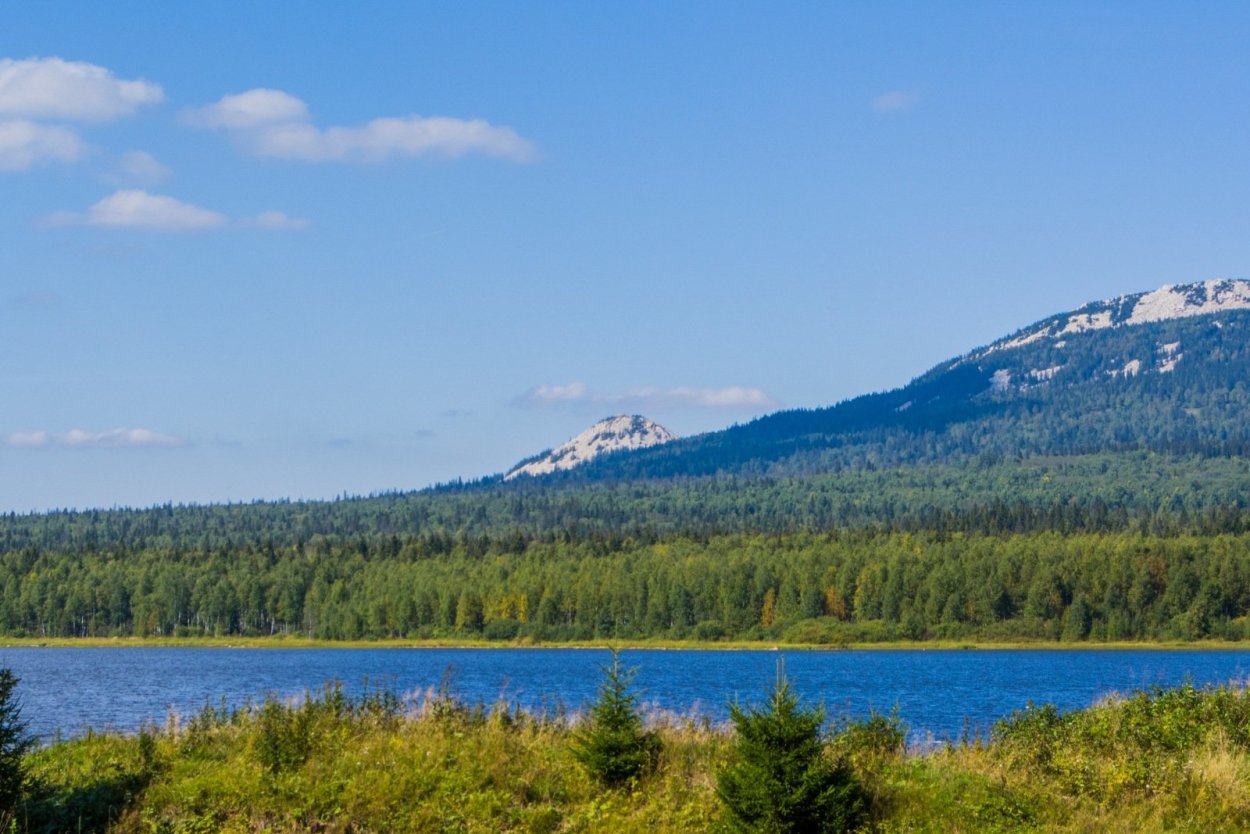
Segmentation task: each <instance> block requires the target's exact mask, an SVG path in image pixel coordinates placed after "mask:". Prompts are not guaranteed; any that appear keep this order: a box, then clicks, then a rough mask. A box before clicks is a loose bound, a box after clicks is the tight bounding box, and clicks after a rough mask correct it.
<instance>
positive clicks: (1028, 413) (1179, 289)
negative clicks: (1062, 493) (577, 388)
mask: <svg viewBox="0 0 1250 834" xmlns="http://www.w3.org/2000/svg"><path fill="white" fill-rule="evenodd" d="M1247 380H1250V282H1246V281H1209V282H1205V283H1199V284H1184V285H1175V286H1166V287H1163V288H1161V289H1159V290H1155V291H1152V292H1144V293H1137V294H1133V295H1127V296H1122V297H1120V298H1116V299H1111V300H1107V301H1101V302H1095V303H1092V304H1087V305H1085V306H1084V307H1081V308H1080V309H1078V310H1074V311H1071V312H1067V313H1061V314H1058V315H1055V316H1051V317H1049V318H1046V319H1043V320H1042V321H1039V322H1037V323H1036V324H1033V325H1030V326H1029V327H1026V328H1024V329H1022V330H1020V331H1017V332H1016V333H1014V334H1012V335H1010V336H1007V337H1004V338H1003V339H1000V340H998V341H996V342H994V343H992V344H990V345H988V346H986V347H982V348H978V349H976V350H973V351H971V352H969V353H967V354H965V355H963V356H960V357H956V358H954V359H951V360H948V361H946V362H943V363H941V364H939V365H937V366H936V367H934V368H933V369H932V370H930V371H928V372H927V373H925V374H922V375H921V376H919V377H917V378H916V379H915V380H913V381H912V382H911V383H909V384H908V385H906V386H903V387H902V388H898V389H895V390H893V391H886V392H882V393H876V394H868V395H865V396H861V397H856V398H854V399H851V400H847V401H845V402H842V403H839V404H837V405H834V406H831V407H828V408H820V409H799V410H791V411H783V412H778V413H776V414H771V415H768V416H765V417H761V418H759V419H757V420H754V421H752V422H750V423H747V424H745V425H739V426H733V427H731V428H728V429H725V430H723V431H719V432H711V433H708V434H704V435H699V436H696V437H691V438H686V439H684V440H678V441H674V442H672V443H668V444H665V445H664V446H662V447H658V448H654V449H643V450H639V451H635V452H631V453H628V454H622V455H616V456H613V457H612V458H611V459H605V460H600V461H596V462H593V463H591V464H589V465H587V466H586V467H584V468H581V469H579V470H576V471H574V472H569V473H564V474H557V475H554V476H551V477H554V478H556V479H561V480H573V481H582V480H631V479H638V478H670V477H690V476H707V475H717V474H721V475H724V474H734V475H748V476H750V475H786V476H789V475H810V474H817V473H822V472H836V471H842V470H845V469H855V468H864V467H868V468H875V467H880V466H896V465H905V464H914V463H918V462H944V461H948V460H953V459H960V458H967V457H972V456H985V455H989V456H991V457H994V456H1003V455H1021V454H1031V455H1072V454H1086V453H1096V452H1106V451H1112V452H1115V451H1128V450H1139V449H1144V450H1152V451H1158V452H1164V453H1170V454H1195V453H1196V454H1203V455H1245V454H1250V421H1247V420H1246V416H1247V414H1250V390H1248V389H1247Z"/></svg>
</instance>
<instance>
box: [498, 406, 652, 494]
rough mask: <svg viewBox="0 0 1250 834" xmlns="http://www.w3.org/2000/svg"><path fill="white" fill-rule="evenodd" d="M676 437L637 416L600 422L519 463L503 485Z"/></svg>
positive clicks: (609, 418) (511, 470)
mask: <svg viewBox="0 0 1250 834" xmlns="http://www.w3.org/2000/svg"><path fill="white" fill-rule="evenodd" d="M676 438H677V436H676V435H675V434H673V433H672V432H670V431H669V430H668V429H666V428H664V427H663V426H661V425H660V424H659V423H656V422H653V421H651V420H648V419H647V418H646V417H643V416H641V415H639V414H633V415H620V416H617V417H608V418H606V419H604V420H600V421H599V422H597V423H595V424H594V425H593V426H591V427H590V428H588V429H586V430H585V431H584V432H582V433H581V434H579V435H577V436H576V437H574V438H573V439H572V440H570V441H569V442H568V443H565V444H564V445H563V446H560V447H559V448H556V449H551V450H549V451H546V452H543V453H542V454H540V455H536V456H535V457H532V458H527V459H526V460H523V461H521V462H520V463H518V464H517V465H516V466H514V467H512V469H510V470H509V471H508V474H506V475H504V478H503V479H504V480H505V481H510V480H512V479H513V478H518V477H520V476H522V475H530V476H537V475H548V474H550V473H552V472H557V471H562V470H566V469H572V468H573V467H575V466H581V465H582V464H585V463H589V462H590V461H592V460H594V459H595V458H597V457H599V456H600V455H606V454H610V453H612V452H620V451H625V450H630V449H645V448H649V447H651V446H658V445H660V444H662V443H668V442H669V441H671V440H675V439H676Z"/></svg>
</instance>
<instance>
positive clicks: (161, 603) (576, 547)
mask: <svg viewBox="0 0 1250 834" xmlns="http://www.w3.org/2000/svg"><path fill="white" fill-rule="evenodd" d="M1247 613H1250V534H1247V533H1238V534H1221V535H1188V534H1186V535H1170V536H1156V535H1151V534H1143V533H1140V532H1127V531H1125V532H1117V533H1078V534H1072V535H1063V534H1059V533H1052V532H1045V533H1027V534H1011V535H1002V536H990V535H973V536H969V535H965V534H963V533H949V534H939V533H916V534H913V533H901V532H895V533H877V532H870V531H861V532H839V533H790V534H782V535H762V534H757V535H732V536H717V537H711V538H684V537H679V538H674V539H671V540H665V541H659V542H653V543H642V542H638V541H634V540H631V539H627V538H620V537H602V538H589V539H585V540H581V541H539V540H530V541H526V540H525V539H524V538H523V537H516V538H511V539H510V538H507V537H503V538H497V539H478V540H471V541H458V542H455V543H453V544H452V545H451V547H450V550H448V551H447V552H437V553H436V552H432V551H431V550H429V549H428V547H427V545H426V543H425V542H424V540H422V539H421V538H418V537H398V536H396V537H392V538H384V539H377V540H374V541H372V542H371V541H369V540H367V539H364V538H361V539H358V540H355V541H334V540H331V539H326V538H314V539H312V540H310V541H308V542H305V543H303V544H299V545H292V546H287V547H283V548H276V547H271V546H254V545H244V546H241V547H236V548H220V549H216V550H210V551H201V550H182V549H164V548H153V549H147V550H142V551H137V552H112V551H78V552H74V553H53V552H45V551H40V550H37V549H34V548H27V549H22V550H14V551H9V552H8V553H5V554H4V555H3V556H2V557H0V631H2V632H3V633H6V634H11V635H35V636H58V635H63V636H104V635H117V634H123V635H131V634H133V635H187V636H189V635H236V634H237V635H268V634H298V635H307V636H312V637H320V638H329V639H351V638H391V637H429V636H439V635H446V636H453V635H462V636H485V637H487V638H499V639H508V638H514V637H531V638H534V639H547V640H551V639H589V638H601V639H602V638H641V637H671V638H685V637H695V638H699V639H716V638H720V637H735V638H769V639H794V640H802V641H814V642H837V641H842V640H859V639H867V640H871V639H903V638H910V639H925V638H934V637H941V638H961V637H972V636H979V637H983V638H991V639H1016V638H1048V639H1049V638H1055V639H1060V638H1061V639H1069V640H1084V639H1093V640H1108V639H1110V640H1116V639H1158V638H1184V639H1195V638H1202V637H1221V638H1237V639H1243V638H1246V637H1250V630H1248V620H1247Z"/></svg>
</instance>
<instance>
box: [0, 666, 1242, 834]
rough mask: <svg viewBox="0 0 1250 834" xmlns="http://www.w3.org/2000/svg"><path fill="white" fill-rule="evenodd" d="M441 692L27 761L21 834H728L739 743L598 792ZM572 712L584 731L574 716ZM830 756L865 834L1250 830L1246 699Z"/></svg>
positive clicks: (870, 727)
mask: <svg viewBox="0 0 1250 834" xmlns="http://www.w3.org/2000/svg"><path fill="white" fill-rule="evenodd" d="M567 718H568V717H567V716H544V715H541V714H539V715H534V714H529V713H525V712H523V711H516V710H511V709H500V708H489V709H487V708H479V707H470V706H467V705H465V704H463V703H460V702H458V701H456V700H455V699H454V696H453V697H448V696H445V695H435V696H430V697H427V698H426V699H425V700H424V701H423V702H421V703H419V704H407V703H404V702H402V701H399V700H395V699H391V698H387V697H385V694H384V693H374V694H373V695H372V696H366V697H364V698H362V699H360V700H351V699H347V698H344V697H343V696H342V695H341V690H339V689H337V688H326V689H324V690H322V691H321V692H320V693H313V695H312V696H311V697H310V698H308V699H306V700H304V701H302V702H299V703H288V702H285V701H281V700H277V699H267V700H266V701H265V702H264V703H262V704H254V705H252V706H251V707H250V708H248V709H246V710H243V711H241V712H225V711H220V710H216V709H214V708H212V707H211V706H210V707H206V708H205V710H204V711H203V712H202V713H200V714H199V715H197V716H191V717H189V718H188V719H187V720H186V721H183V722H171V723H169V724H167V725H166V726H164V727H150V728H148V729H146V730H144V731H143V732H141V733H116V732H106V733H89V734H87V735H85V736H80V737H76V738H72V739H68V740H60V741H57V742H55V743H54V744H52V745H49V746H46V747H42V748H40V749H38V750H36V751H34V752H32V753H30V754H29V755H28V756H27V759H26V764H27V768H28V774H29V777H30V779H29V789H28V792H27V799H26V800H25V802H24V803H23V805H22V807H20V808H19V809H18V812H17V814H16V816H15V817H14V826H13V830H16V831H23V832H32V833H33V832H42V831H72V830H81V831H96V832H102V833H103V832H109V833H110V834H140V832H144V834H152V833H153V832H161V834H165V833H166V832H167V833H168V834H174V832H196V831H222V832H239V834H243V832H255V831H261V830H264V831H274V832H290V833H291V834H294V832H297V831H321V832H361V834H363V832H384V831H414V832H426V831H428V832H466V834H467V833H468V832H481V834H487V832H492V833H493V832H516V834H521V832H532V833H533V834H561V833H563V834H573V832H587V834H589V833H590V832H605V834H606V832H612V834H629V832H638V834H667V832H683V834H685V833H686V832H693V833H694V834H697V832H708V834H712V832H718V831H723V830H724V826H723V823H724V815H723V811H722V809H721V807H720V805H719V803H718V801H717V796H716V792H715V786H716V784H717V779H718V774H719V773H720V772H721V771H722V770H723V769H724V768H725V766H726V763H727V762H729V761H731V759H732V757H733V756H734V751H733V741H734V735H733V730H732V729H730V728H728V727H711V726H706V725H700V724H697V723H692V722H688V721H683V720H681V719H674V718H672V717H663V718H661V723H659V724H654V725H653V728H654V729H655V731H656V732H657V733H658V737H659V739H660V746H659V758H658V761H657V763H656V766H655V767H654V769H653V770H652V771H651V772H649V773H646V774H644V775H643V776H642V777H641V779H640V781H638V782H637V783H632V782H631V783H629V784H628V785H626V786H625V787H623V788H620V789H605V788H603V787H601V786H600V785H598V784H596V783H595V782H594V781H593V780H592V779H591V778H589V776H588V774H587V773H586V772H585V770H584V768H582V767H581V766H580V764H579V761H578V760H577V757H576V755H575V754H574V747H575V734H576V731H577V727H578V726H579V725H578V724H576V723H570V722H569V720H567ZM573 720H574V721H576V720H577V719H573ZM823 755H825V756H827V757H829V758H830V759H832V760H834V761H837V762H841V763H843V764H845V765H846V766H849V767H850V768H851V770H852V772H853V773H854V774H855V777H856V779H857V780H858V782H859V783H860V784H861V785H862V786H863V787H864V788H865V791H866V794H865V796H866V801H867V811H868V819H867V820H866V821H865V825H864V827H863V828H862V829H859V830H861V831H864V832H873V834H904V832H908V833H909V834H917V833H918V832H931V834H956V832H970V831H978V832H979V831H985V832H1001V833H1002V834H1005V833H1006V832H1021V834H1023V832H1039V831H1045V832H1054V834H1059V833H1060V832H1072V834H1077V832H1082V834H1084V833H1085V832H1093V831H1098V832H1105V833H1106V834H1154V832H1160V833H1161V832H1165V831H1169V832H1175V831H1183V832H1192V834H1224V832H1227V834H1234V832H1244V831H1247V830H1250V793H1247V792H1246V790H1245V785H1246V781H1247V779H1248V778H1250V692H1247V691H1246V690H1245V689H1239V688H1231V687H1220V688H1214V689H1201V690H1199V689H1195V688H1193V687H1191V686H1183V687H1180V688H1178V689H1174V690H1167V691H1152V692H1149V693H1138V694H1133V695H1129V696H1126V697H1123V698H1118V699H1109V700H1107V701H1105V702H1100V703H1098V704H1095V705H1093V706H1091V707H1089V708H1086V709H1083V710H1078V711H1075V712H1072V713H1069V714H1063V715H1061V714H1059V713H1058V712H1057V711H1055V710H1054V709H1051V708H1047V707H1040V708H1029V709H1026V710H1024V711H1022V712H1019V713H1016V714H1014V715H1013V716H1011V717H1009V718H1008V719H1005V720H1004V721H1002V722H999V723H998V724H997V725H996V726H995V731H994V733H993V735H992V737H991V738H990V739H988V740H978V739H971V740H962V741H959V742H956V743H954V744H952V745H950V746H944V747H940V748H937V749H933V750H928V751H912V750H908V749H906V748H905V746H904V745H903V737H902V733H901V728H900V727H899V725H897V724H894V723H893V722H891V721H890V720H889V719H882V718H878V719H876V720H875V721H869V722H863V723H856V724H848V725H844V726H840V727H838V728H836V730H835V731H834V732H833V733H832V734H831V735H829V736H826V737H825V739H824V743H823Z"/></svg>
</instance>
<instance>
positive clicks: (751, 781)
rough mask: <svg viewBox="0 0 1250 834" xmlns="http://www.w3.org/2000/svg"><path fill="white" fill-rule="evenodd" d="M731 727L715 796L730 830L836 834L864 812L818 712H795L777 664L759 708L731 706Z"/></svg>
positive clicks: (857, 791) (796, 707)
mask: <svg viewBox="0 0 1250 834" xmlns="http://www.w3.org/2000/svg"><path fill="white" fill-rule="evenodd" d="M729 715H730V718H731V719H732V721H733V724H734V729H735V731H736V736H737V737H736V739H735V741H734V746H733V753H732V756H731V759H730V763H729V764H728V765H727V766H726V767H725V768H724V769H722V770H721V772H720V775H719V777H718V779H717V782H716V795H717V796H718V797H719V798H720V800H721V803H722V804H723V805H724V807H725V811H726V815H727V818H726V823H727V827H728V828H729V830H730V831H736V832H768V834H787V833H788V832H842V831H849V830H851V829H852V828H854V826H855V825H856V824H857V823H858V822H859V820H860V818H861V817H862V815H863V813H864V805H865V800H864V793H863V791H862V789H861V788H860V785H859V782H858V780H856V778H855V775H854V774H853V773H852V772H851V769H850V768H849V767H848V766H847V765H845V764H843V763H840V762H834V761H833V760H832V759H831V758H830V757H829V756H828V755H827V752H826V750H825V745H824V742H823V740H822V738H821V725H822V724H823V723H824V711H823V710H821V709H818V708H817V709H810V710H805V709H800V708H799V698H798V696H797V695H796V694H795V693H794V691H793V690H792V689H791V688H790V683H789V681H787V680H786V677H785V673H784V671H783V670H782V669H781V667H780V666H778V670H777V683H776V686H774V688H773V691H772V693H771V694H770V695H769V699H768V704H767V705H766V706H765V707H764V708H762V709H755V708H747V709H743V708H741V707H739V706H738V705H737V704H730V706H729Z"/></svg>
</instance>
